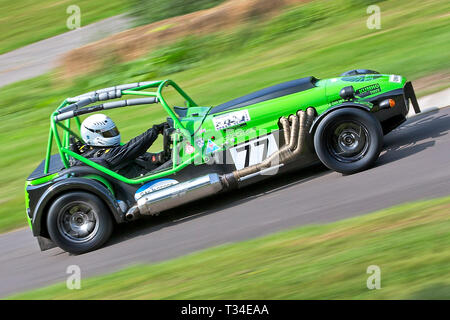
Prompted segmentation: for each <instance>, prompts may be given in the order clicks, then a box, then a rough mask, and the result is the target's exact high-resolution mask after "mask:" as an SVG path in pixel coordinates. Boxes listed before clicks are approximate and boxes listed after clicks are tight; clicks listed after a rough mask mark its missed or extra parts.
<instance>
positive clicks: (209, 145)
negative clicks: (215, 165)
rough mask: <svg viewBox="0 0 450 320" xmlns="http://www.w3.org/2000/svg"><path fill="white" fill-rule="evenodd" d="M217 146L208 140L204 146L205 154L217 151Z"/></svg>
mask: <svg viewBox="0 0 450 320" xmlns="http://www.w3.org/2000/svg"><path fill="white" fill-rule="evenodd" d="M219 149H220V148H219V146H218V145H217V144H215V143H214V142H213V141H212V140H211V139H208V143H207V144H206V153H213V152H215V151H217V150H219Z"/></svg>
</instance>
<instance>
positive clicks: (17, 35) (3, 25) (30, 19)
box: [0, 0, 129, 54]
mask: <svg viewBox="0 0 450 320" xmlns="http://www.w3.org/2000/svg"><path fill="white" fill-rule="evenodd" d="M70 5H77V6H79V7H80V9H81V25H82V26H85V25H88V24H90V23H92V22H95V21H99V20H102V19H105V18H108V17H111V16H114V15H117V14H120V13H124V12H125V11H127V10H128V9H129V7H128V5H127V1H125V0H110V1H107V0H96V1H90V0H77V1H72V0H63V1H55V0H40V1H35V0H19V1H10V0H0V8H1V10H0V30H1V31H2V32H1V36H0V54H2V53H5V52H8V51H11V50H14V49H17V48H20V47H23V46H25V45H28V44H31V43H34V42H36V41H39V40H43V39H47V38H49V37H52V36H56V35H58V34H60V33H64V32H67V31H69V30H68V29H67V27H66V20H67V19H68V18H69V16H70V15H69V14H67V13H66V9H67V7H69V6H70Z"/></svg>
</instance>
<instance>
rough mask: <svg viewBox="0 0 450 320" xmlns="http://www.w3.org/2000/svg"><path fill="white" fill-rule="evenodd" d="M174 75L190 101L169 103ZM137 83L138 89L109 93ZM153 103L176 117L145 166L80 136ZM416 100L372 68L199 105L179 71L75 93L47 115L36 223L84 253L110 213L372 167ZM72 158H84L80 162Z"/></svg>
mask: <svg viewBox="0 0 450 320" xmlns="http://www.w3.org/2000/svg"><path fill="white" fill-rule="evenodd" d="M167 87H171V88H172V89H174V90H175V92H176V93H177V94H178V95H179V96H180V97H182V99H183V100H184V102H185V106H183V107H180V106H171V105H169V104H168V102H167V100H166V98H165V93H164V92H165V91H164V90H165V88H167ZM147 89H155V90H154V91H149V90H147ZM132 95H138V96H141V98H137V99H128V100H117V101H110V102H103V101H109V100H113V99H120V98H122V97H124V96H132ZM100 102H102V103H100ZM154 103H160V104H161V105H162V106H163V108H164V110H165V111H166V112H167V116H168V118H167V120H168V123H169V127H168V128H167V129H165V131H164V143H163V150H162V151H161V152H160V153H158V154H156V157H155V158H156V159H157V160H156V161H155V163H154V166H153V168H152V169H151V170H149V172H148V174H146V175H144V176H139V177H132V178H129V177H124V176H121V175H119V174H118V173H117V172H114V171H112V170H110V169H108V168H106V167H103V166H101V165H99V164H98V163H95V162H93V161H91V160H89V159H87V158H85V157H83V155H82V154H80V153H79V152H77V150H76V148H74V141H75V140H78V141H80V140H81V138H80V135H79V133H78V131H79V129H80V123H81V122H80V117H81V116H83V115H86V114H90V113H93V112H98V111H102V112H103V111H107V110H109V109H113V108H126V107H127V106H132V105H147V104H154ZM93 104H95V105H93ZM410 104H412V106H413V108H414V110H415V112H416V113H418V112H420V109H419V106H418V104H417V100H416V97H415V94H414V90H413V87H412V84H411V83H410V82H407V81H406V79H405V78H404V77H402V76H397V75H384V74H379V73H376V72H373V71H369V70H353V71H350V72H347V73H345V74H343V75H341V76H340V77H336V78H332V79H323V80H320V79H316V78H314V77H307V78H301V79H297V80H293V81H289V82H286V83H282V84H278V85H275V86H272V87H269V88H265V89H263V90H260V91H257V92H254V93H251V94H248V95H245V96H243V97H240V98H237V99H234V100H231V101H228V102H225V103H222V104H219V105H216V106H212V107H211V106H199V105H197V104H196V103H195V102H194V100H193V99H192V98H191V97H189V96H188V95H187V94H186V92H184V91H183V90H182V89H181V88H180V87H179V86H178V85H177V84H176V83H175V82H173V81H171V80H164V81H150V82H142V83H132V84H126V85H119V86H115V87H110V88H105V89H100V90H96V91H92V92H89V93H86V94H83V95H80V96H76V97H72V98H67V99H66V100H65V101H64V102H63V103H62V104H61V105H60V106H59V107H58V108H57V109H56V110H55V112H53V114H52V115H51V117H50V133H49V139H48V146H47V153H46V157H45V159H44V160H43V161H42V162H41V164H40V165H39V166H38V167H37V168H36V170H34V172H33V173H32V174H31V175H30V176H29V177H28V179H27V181H26V210H27V218H28V221H29V225H30V227H31V229H32V232H33V235H34V236H35V237H37V239H38V242H39V244H40V247H41V249H42V250H45V249H48V248H50V247H53V246H55V244H56V245H58V246H60V247H61V248H62V249H64V250H66V251H69V252H73V253H83V252H87V251H90V250H94V249H96V248H98V247H100V246H101V245H102V244H103V243H104V242H105V241H106V240H107V239H108V237H109V236H110V234H111V230H112V228H113V224H114V223H124V222H127V221H131V220H135V219H137V218H139V217H140V216H142V215H156V214H159V213H160V212H162V211H164V210H167V209H170V208H174V207H176V206H179V205H182V204H184V203H187V202H190V201H194V200H197V199H201V198H203V197H207V196H210V195H213V194H216V193H219V192H224V191H227V190H230V189H234V188H239V187H242V186H244V185H247V184H251V183H255V182H256V181H259V180H261V179H265V178H268V177H270V176H272V175H274V174H279V173H281V172H285V171H288V170H294V169H299V168H304V167H307V166H309V165H311V164H313V163H316V162H319V161H321V162H322V163H324V164H325V165H326V166H327V167H329V168H330V169H332V170H335V171H338V172H342V173H344V174H351V173H354V172H358V171H361V170H365V169H367V168H369V167H370V166H371V165H372V164H373V163H374V162H375V161H376V159H377V158H378V155H379V153H380V151H381V147H382V140H383V135H384V134H387V133H388V132H390V131H391V130H393V129H394V128H396V127H397V126H399V125H400V124H401V123H402V122H404V121H405V120H406V115H407V114H408V111H409V107H410ZM61 132H62V133H61ZM55 145H56V149H57V151H58V152H57V153H56V154H52V149H53V147H54V146H55ZM71 159H76V160H78V161H81V162H82V163H84V164H85V165H82V166H80V165H77V166H72V165H71V163H72V162H71Z"/></svg>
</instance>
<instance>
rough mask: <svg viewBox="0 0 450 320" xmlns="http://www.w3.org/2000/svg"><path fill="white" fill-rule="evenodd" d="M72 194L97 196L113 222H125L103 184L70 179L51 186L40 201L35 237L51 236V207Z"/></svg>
mask: <svg viewBox="0 0 450 320" xmlns="http://www.w3.org/2000/svg"><path fill="white" fill-rule="evenodd" d="M69 180H70V181H69ZM72 192H87V193H90V194H92V195H94V196H96V197H97V198H99V199H100V200H101V201H102V202H103V203H104V205H105V206H106V208H108V209H109V210H108V213H109V214H110V215H111V217H112V220H113V221H115V222H116V223H121V222H123V221H124V217H123V215H122V213H121V211H120V209H119V207H118V205H117V203H116V202H115V199H114V198H113V196H112V195H111V193H110V191H109V190H108V189H107V188H106V187H105V186H104V185H103V184H102V183H100V182H98V181H96V180H90V179H83V178H68V179H67V180H63V181H60V182H58V183H56V184H55V185H53V186H51V187H50V188H49V189H48V190H47V191H46V192H45V193H44V194H43V195H42V197H41V198H40V199H39V202H38V204H37V206H36V212H35V214H34V215H33V220H32V223H33V229H32V230H33V235H34V236H44V237H48V236H49V235H48V230H47V225H46V221H47V215H48V211H49V209H50V207H51V206H52V204H53V203H54V202H55V201H56V200H57V199H58V198H60V197H62V196H64V195H66V194H70V193H72Z"/></svg>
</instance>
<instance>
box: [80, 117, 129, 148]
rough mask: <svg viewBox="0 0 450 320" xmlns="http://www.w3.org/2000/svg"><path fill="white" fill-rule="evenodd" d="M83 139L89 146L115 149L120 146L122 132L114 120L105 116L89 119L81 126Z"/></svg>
mask: <svg viewBox="0 0 450 320" xmlns="http://www.w3.org/2000/svg"><path fill="white" fill-rule="evenodd" d="M80 131H81V137H82V138H83V140H84V142H85V143H86V144H87V145H89V146H94V147H115V146H118V145H120V132H119V130H118V129H117V127H116V124H115V123H114V121H112V119H111V118H110V117H108V116H105V115H104V114H94V115H92V116H90V117H87V118H86V119H85V120H84V121H83V123H82V124H81V130H80Z"/></svg>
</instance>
